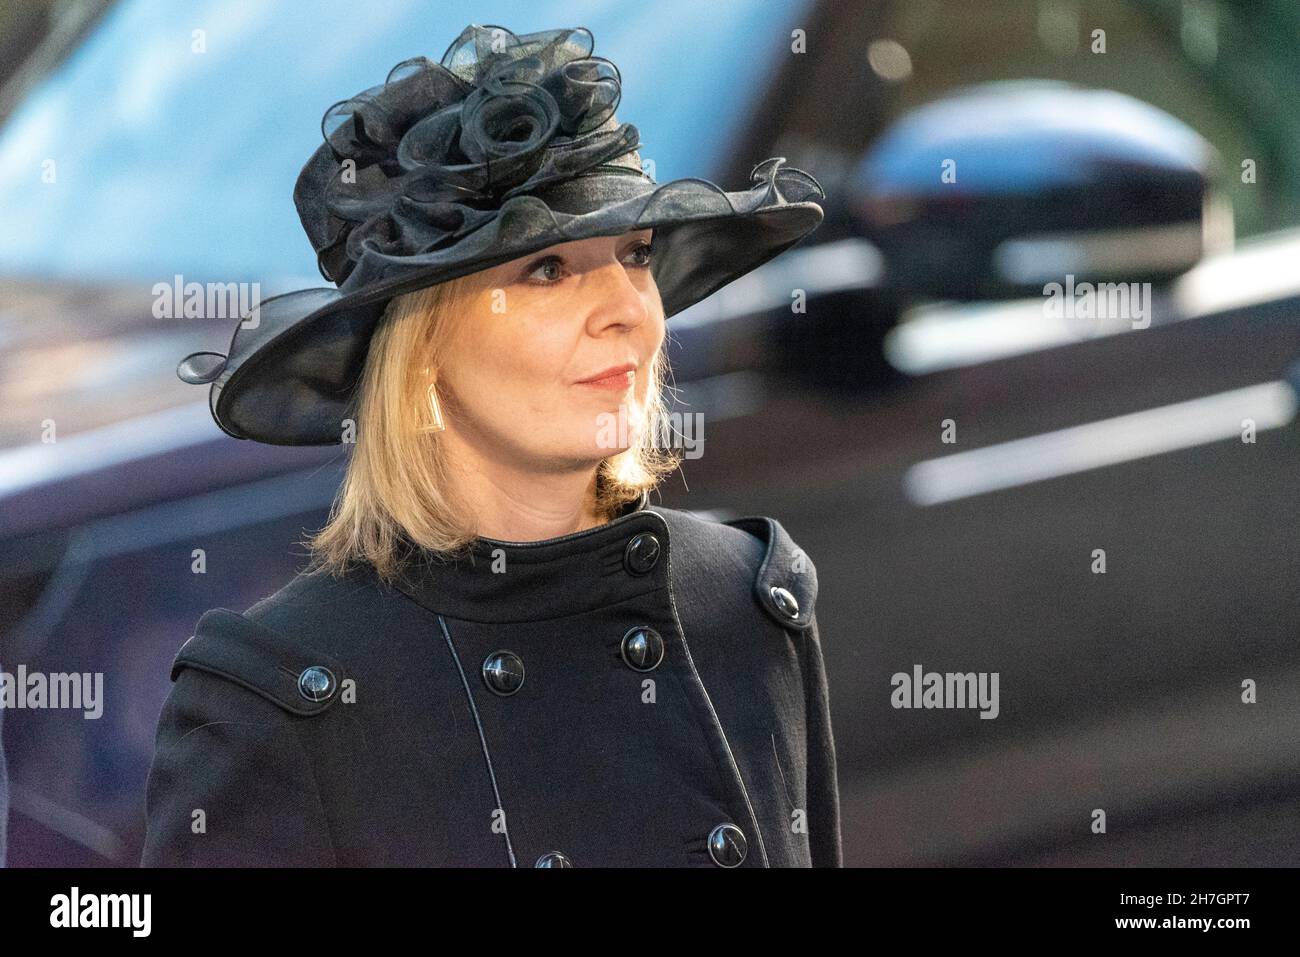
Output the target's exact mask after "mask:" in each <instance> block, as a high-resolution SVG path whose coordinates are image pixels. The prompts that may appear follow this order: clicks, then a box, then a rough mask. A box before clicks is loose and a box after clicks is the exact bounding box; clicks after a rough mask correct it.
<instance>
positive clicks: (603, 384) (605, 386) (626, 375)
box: [578, 371, 635, 392]
mask: <svg viewBox="0 0 1300 957" xmlns="http://www.w3.org/2000/svg"><path fill="white" fill-rule="evenodd" d="M634 374H635V373H633V372H630V371H629V372H616V373H614V374H613V375H607V376H605V377H604V378H603V379H588V380H587V381H585V382H579V383H578V385H581V386H587V387H589V388H592V389H601V390H603V391H606V392H622V391H624V390H625V389H627V388H628V387H629V386H630V385H631V384H632V377H633V375H634Z"/></svg>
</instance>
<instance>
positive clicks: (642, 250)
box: [629, 243, 654, 266]
mask: <svg viewBox="0 0 1300 957" xmlns="http://www.w3.org/2000/svg"><path fill="white" fill-rule="evenodd" d="M629 255H632V256H636V257H637V258H636V262H635V263H634V265H637V266H648V265H650V259H651V257H652V256H653V255H654V246H652V245H651V244H650V243H637V245H636V246H635V247H634V248H633V250H632V252H631V253H630V254H629Z"/></svg>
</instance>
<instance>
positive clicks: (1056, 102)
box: [850, 80, 1232, 300]
mask: <svg viewBox="0 0 1300 957" xmlns="http://www.w3.org/2000/svg"><path fill="white" fill-rule="evenodd" d="M1216 168H1217V159H1216V157H1215V154H1214V150H1213V147H1212V146H1211V145H1210V144H1209V143H1208V142H1207V141H1206V140H1205V139H1203V138H1202V137H1201V136H1200V135H1199V134H1197V133H1196V131H1195V130H1193V129H1191V128H1190V127H1189V126H1187V125H1186V124H1184V123H1182V122H1181V121H1179V120H1177V119H1175V118H1174V117H1172V116H1170V115H1169V114H1167V113H1164V112H1163V111H1161V110H1158V109H1156V108H1155V107H1153V106H1151V105H1150V104H1147V103H1144V102H1142V101H1140V100H1137V99H1134V98H1133V97H1130V96H1127V95H1124V94H1122V93H1117V92H1114V91H1110V90H1088V89H1083V88H1080V87H1077V86H1074V85H1072V84H1069V83H1064V82H1057V81H1041V80H1016V81H999V82H994V83H985V84H980V85H978V86H974V87H969V88H966V89H963V90H959V91H957V92H955V93H953V94H951V95H949V96H946V97H944V98H943V99H941V100H937V101H935V102H932V103H929V104H926V105H925V106H922V107H920V108H918V109H916V110H913V111H911V112H910V113H907V114H905V115H904V116H903V117H901V118H900V119H899V120H898V121H896V122H895V123H894V124H893V125H892V126H891V127H889V128H888V129H887V130H886V131H885V132H884V133H883V134H882V135H881V136H880V137H879V138H878V139H877V140H876V141H875V143H874V144H873V146H872V148H871V149H870V151H869V152H868V153H867V154H866V155H865V156H864V158H863V159H862V161H861V163H860V164H859V165H858V167H857V169H856V170H855V172H854V173H853V175H852V177H851V184H850V185H851V198H850V204H851V210H852V215H853V216H854V217H855V219H856V220H857V225H858V226H859V227H860V228H861V229H862V230H863V231H864V233H865V234H866V236H867V237H868V238H869V239H871V240H872V241H873V242H874V243H875V244H876V245H877V246H878V247H879V248H880V250H881V253H882V255H883V257H884V260H885V282H886V284H887V285H888V286H889V287H891V288H893V289H895V290H897V291H899V292H902V293H905V294H908V295H910V296H916V297H923V298H938V299H958V300H978V299H1006V298H1014V297H1018V296H1027V295H1041V294H1042V292H1043V287H1044V285H1045V284H1046V283H1050V282H1058V283H1059V282H1062V281H1063V280H1064V279H1065V277H1066V276H1068V275H1072V276H1073V277H1074V279H1075V280H1076V281H1079V282H1083V281H1091V282H1109V281H1131V282H1153V283H1157V284H1159V283H1164V282H1167V281H1169V280H1171V279H1173V278H1174V277H1176V276H1177V275H1179V274H1181V273H1183V272H1185V271H1186V270H1187V269H1189V268H1191V267H1192V266H1193V265H1194V264H1195V263H1196V262H1197V261H1198V260H1199V259H1200V258H1201V257H1202V256H1203V255H1204V254H1205V253H1206V252H1207V250H1208V249H1214V248H1219V247H1221V246H1225V245H1231V234H1232V226H1231V216H1232V214H1231V208H1230V207H1229V206H1228V205H1227V203H1226V200H1221V199H1219V198H1217V194H1216V193H1215V191H1214V190H1213V188H1212V179H1213V176H1214V172H1215V170H1216Z"/></svg>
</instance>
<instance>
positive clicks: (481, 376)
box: [438, 229, 664, 470]
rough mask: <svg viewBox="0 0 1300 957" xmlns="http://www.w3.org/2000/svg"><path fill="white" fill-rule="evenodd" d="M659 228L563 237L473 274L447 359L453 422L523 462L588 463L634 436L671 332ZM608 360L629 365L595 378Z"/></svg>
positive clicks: (445, 389)
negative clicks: (656, 256)
mask: <svg viewBox="0 0 1300 957" xmlns="http://www.w3.org/2000/svg"><path fill="white" fill-rule="evenodd" d="M652 235H653V231H652V230H649V229H642V230H637V231H635V232H630V233H625V234H623V235H621V236H599V237H595V238H592V239H581V240H577V241H574V242H569V243H560V244H557V245H554V246H549V247H547V248H546V249H543V250H540V251H538V252H535V253H531V254H530V255H528V256H525V257H523V258H520V259H516V260H512V261H510V262H507V263H503V264H501V265H499V266H494V267H491V268H489V269H486V270H483V271H482V272H480V273H478V274H477V275H476V276H475V277H474V278H475V280H476V281H475V282H474V283H473V284H472V285H471V286H470V290H469V293H468V298H467V301H466V302H465V303H464V308H463V311H462V312H461V314H460V315H459V316H457V317H455V319H454V321H455V323H456V329H455V332H454V333H453V334H452V337H451V341H450V342H449V343H448V348H447V351H446V352H445V353H444V358H443V361H442V362H441V364H440V365H441V370H440V372H439V375H438V382H439V387H440V392H441V394H442V395H443V396H444V397H445V398H446V402H445V404H446V411H447V414H446V426H447V429H448V431H454V432H455V433H456V436H457V438H459V439H461V440H463V441H466V442H469V443H472V444H474V445H475V446H477V447H478V449H479V450H480V452H482V453H483V454H484V455H486V456H487V457H489V458H492V459H496V460H498V461H506V462H510V463H512V464H515V465H517V466H518V467H520V468H525V469H542V470H567V469H574V468H578V467H588V466H590V465H592V464H594V463H595V462H598V461H600V460H601V459H603V458H606V457H608V456H610V455H613V454H615V453H617V452H619V451H622V450H623V449H626V448H627V447H628V446H629V445H631V444H633V443H634V442H635V441H636V435H637V429H639V428H640V427H641V416H642V410H643V409H644V408H645V404H646V402H647V401H648V399H649V398H650V396H649V394H648V392H649V389H650V387H651V382H650V363H651V360H652V359H653V358H654V356H655V354H656V353H657V352H658V350H659V348H660V346H661V344H662V342H663V338H664V312H663V303H662V302H661V301H660V298H659V289H658V287H657V286H656V285H655V281H654V277H653V276H652V275H651V272H650V265H649V263H650V258H651V250H650V242H651V239H652ZM611 369H625V370H627V371H622V372H617V373H616V374H615V375H613V376H611V377H609V378H606V379H604V380H602V381H599V382H592V381H590V380H592V379H593V378H594V377H597V376H599V375H601V374H603V373H607V372H608V371H609V370H611ZM620 410H621V414H620Z"/></svg>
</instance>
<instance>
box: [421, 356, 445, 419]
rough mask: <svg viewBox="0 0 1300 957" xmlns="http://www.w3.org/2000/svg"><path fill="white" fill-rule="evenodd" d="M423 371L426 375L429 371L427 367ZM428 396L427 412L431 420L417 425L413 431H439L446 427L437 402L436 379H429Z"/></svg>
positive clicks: (440, 407)
mask: <svg viewBox="0 0 1300 957" xmlns="http://www.w3.org/2000/svg"><path fill="white" fill-rule="evenodd" d="M424 371H425V374H426V375H427V374H428V372H429V370H428V369H425V370H424ZM428 396H429V412H430V414H431V416H432V421H431V422H430V423H428V424H425V425H421V426H419V427H417V428H416V430H415V431H416V432H441V431H443V430H444V429H446V428H447V426H446V425H445V424H444V423H443V421H442V406H441V405H439V403H438V383H437V380H436V379H431V380H430V381H429V389H428Z"/></svg>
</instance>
